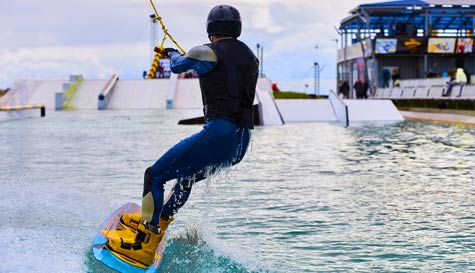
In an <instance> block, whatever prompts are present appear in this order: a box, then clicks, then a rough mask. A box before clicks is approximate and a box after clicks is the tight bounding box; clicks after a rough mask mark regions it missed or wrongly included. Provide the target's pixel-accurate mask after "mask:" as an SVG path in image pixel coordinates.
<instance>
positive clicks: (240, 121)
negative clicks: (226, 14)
mask: <svg viewBox="0 0 475 273" xmlns="http://www.w3.org/2000/svg"><path fill="white" fill-rule="evenodd" d="M207 46H209V47H210V48H211V49H212V50H213V51H214V53H215V54H216V56H217V57H218V63H217V65H216V68H215V69H213V70H212V71H210V72H207V73H204V74H202V75H200V87H201V95H202V99H203V106H204V109H203V112H204V115H205V118H206V119H207V120H210V119H215V118H225V119H228V120H230V121H232V122H234V123H235V124H236V125H238V126H239V127H241V128H250V129H252V128H254V123H253V111H252V104H253V102H254V96H255V93H256V84H257V77H258V72H259V61H258V60H257V58H256V56H255V55H254V53H253V52H252V51H251V49H250V48H249V47H248V46H247V45H245V44H244V43H243V42H241V41H239V40H237V39H234V38H230V39H222V40H219V41H217V42H214V43H211V44H208V45H207Z"/></svg>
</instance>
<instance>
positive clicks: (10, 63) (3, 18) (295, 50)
mask: <svg viewBox="0 0 475 273" xmlns="http://www.w3.org/2000/svg"><path fill="white" fill-rule="evenodd" d="M371 2H378V1H357V0H338V1H332V0H324V1H322V0H232V1H216V0H173V1H171V0H168V1H165V0H155V1H154V3H155V5H156V6H157V9H158V12H159V14H160V16H161V17H162V18H163V21H164V23H165V26H166V27H167V29H168V31H169V33H170V34H171V35H172V36H173V37H174V38H175V39H176V40H177V42H178V43H179V44H180V45H181V46H182V47H183V48H184V49H185V50H189V49H190V48H192V47H193V46H196V45H200V44H204V43H208V38H207V34H206V18H207V16H208V13H209V11H210V10H211V9H212V8H213V7H214V6H216V5H219V4H227V5H232V6H234V7H236V8H237V9H238V10H239V11H240V13H241V17H242V22H243V31H242V35H241V37H239V39H240V40H242V41H243V42H245V43H246V44H247V45H248V46H249V47H250V48H251V49H253V51H256V45H257V44H260V45H261V46H262V47H263V55H264V61H263V73H264V74H265V75H266V76H267V77H269V78H270V79H271V81H273V82H276V83H277V85H278V86H279V88H280V89H281V90H287V91H289V90H291V91H297V92H306V93H314V63H315V62H318V64H319V68H320V94H326V93H328V90H329V89H334V88H335V78H336V58H337V54H336V51H337V43H340V42H337V41H335V39H338V40H340V37H339V35H338V33H337V31H336V30H335V27H336V28H338V27H339V24H340V21H341V20H342V19H343V18H345V17H347V16H348V15H349V13H348V12H349V11H350V10H351V9H353V8H355V7H357V6H358V5H359V4H363V3H371ZM152 13H153V9H152V7H151V5H150V2H149V0H75V1H62V0H42V1H34V0H1V1H0V35H1V41H2V42H1V45H0V88H8V87H12V86H13V85H14V81H15V79H20V78H28V79H68V78H69V75H70V74H82V75H83V76H84V78H85V79H86V80H87V79H91V80H92V79H108V78H109V77H110V76H111V75H112V74H115V73H118V74H119V77H120V79H140V78H141V77H142V72H143V71H144V70H147V71H148V69H149V68H150V65H151V62H152V59H151V58H152V55H151V54H152V53H151V48H152V47H151V22H150V21H151V20H150V17H149V16H150V15H151V14H152ZM161 38H162V32H161V29H159V38H158V40H159V41H161ZM165 47H174V44H173V43H172V42H171V41H170V40H169V39H167V40H166V42H165ZM306 85H307V86H308V87H306Z"/></svg>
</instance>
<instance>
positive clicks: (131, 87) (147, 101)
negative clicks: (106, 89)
mask: <svg viewBox="0 0 475 273" xmlns="http://www.w3.org/2000/svg"><path fill="white" fill-rule="evenodd" d="M169 82H170V80H168V79H153V80H119V81H117V83H116V85H115V87H114V94H113V95H112V97H111V99H110V102H109V105H108V106H107V108H108V109H165V108H166V101H167V95H168V87H169ZM104 84H105V83H104ZM97 94H98V93H96V97H95V98H97ZM94 103H95V107H96V106H97V101H95V102H94Z"/></svg>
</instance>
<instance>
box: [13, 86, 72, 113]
mask: <svg viewBox="0 0 475 273" xmlns="http://www.w3.org/2000/svg"><path fill="white" fill-rule="evenodd" d="M64 82H66V81H62V80H17V81H16V82H15V88H14V90H11V91H9V92H8V93H10V92H13V95H10V98H9V100H8V101H7V102H4V104H5V105H25V104H37V103H42V104H44V106H45V107H46V109H52V110H54V96H55V93H56V92H58V91H61V88H62V85H63V83H64Z"/></svg>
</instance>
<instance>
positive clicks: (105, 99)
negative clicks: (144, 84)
mask: <svg viewBox="0 0 475 273" xmlns="http://www.w3.org/2000/svg"><path fill="white" fill-rule="evenodd" d="M118 80H119V76H118V75H116V74H114V75H112V77H111V78H110V79H109V81H108V82H107V83H106V85H105V86H104V87H103V88H102V90H101V92H100V93H99V95H98V96H97V109H98V110H104V109H106V108H107V105H108V104H109V101H110V98H111V97H112V93H113V90H114V86H115V84H116V83H117V81H118Z"/></svg>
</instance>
